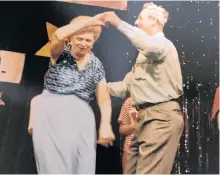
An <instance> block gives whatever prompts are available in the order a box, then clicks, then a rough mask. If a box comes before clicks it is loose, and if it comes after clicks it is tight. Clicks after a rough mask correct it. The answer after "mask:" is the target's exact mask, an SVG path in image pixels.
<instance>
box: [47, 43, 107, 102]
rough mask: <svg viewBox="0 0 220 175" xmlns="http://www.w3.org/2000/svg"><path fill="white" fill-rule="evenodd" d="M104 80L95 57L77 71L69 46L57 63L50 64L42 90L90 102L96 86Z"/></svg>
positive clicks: (103, 73)
mask: <svg viewBox="0 0 220 175" xmlns="http://www.w3.org/2000/svg"><path fill="white" fill-rule="evenodd" d="M104 78H105V71H104V68H103V65H102V63H101V61H100V60H99V59H98V58H97V57H96V56H95V55H93V54H92V55H91V57H90V59H89V62H88V63H87V65H86V66H85V69H83V70H79V69H78V66H77V64H76V61H75V59H74V57H73V55H72V51H71V46H66V47H65V49H64V51H63V53H62V54H61V55H60V57H59V58H58V60H57V62H56V63H55V64H52V63H51V62H50V64H49V69H48V71H47V73H46V75H45V79H44V89H46V90H48V91H49V92H51V93H54V94H66V95H67V94H74V95H76V96H78V97H79V98H81V99H83V100H85V101H87V102H90V101H91V100H93V99H94V97H95V89H96V86H97V84H98V83H99V82H100V81H101V80H102V79H104Z"/></svg>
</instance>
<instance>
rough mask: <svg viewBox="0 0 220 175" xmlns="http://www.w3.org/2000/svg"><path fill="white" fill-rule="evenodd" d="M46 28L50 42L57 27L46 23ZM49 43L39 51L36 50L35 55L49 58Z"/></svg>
mask: <svg viewBox="0 0 220 175" xmlns="http://www.w3.org/2000/svg"><path fill="white" fill-rule="evenodd" d="M46 27H47V35H48V40H49V41H50V40H51V39H52V35H53V33H54V32H55V31H56V29H57V27H56V26H54V25H53V24H51V23H49V22H46ZM49 41H48V42H47V43H46V44H45V45H44V46H43V47H42V48H41V49H40V50H38V51H37V52H36V53H35V55H37V56H42V57H49V58H50V42H49Z"/></svg>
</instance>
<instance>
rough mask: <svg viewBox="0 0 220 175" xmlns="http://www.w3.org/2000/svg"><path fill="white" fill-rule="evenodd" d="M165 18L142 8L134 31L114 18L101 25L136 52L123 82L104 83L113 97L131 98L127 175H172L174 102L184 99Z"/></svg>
mask: <svg viewBox="0 0 220 175" xmlns="http://www.w3.org/2000/svg"><path fill="white" fill-rule="evenodd" d="M167 20H168V12H167V11H166V10H165V9H164V8H163V7H161V6H157V5H155V4H154V3H146V4H144V6H143V9H142V11H141V13H140V14H139V16H138V19H137V20H136V22H135V24H136V26H137V27H134V26H132V25H130V24H128V23H126V22H124V21H122V20H121V19H120V18H119V17H118V16H117V15H116V14H115V13H114V12H106V13H105V22H109V23H111V24H112V25H114V26H115V27H116V28H117V29H118V30H119V31H120V32H122V33H123V34H124V35H125V36H127V38H128V39H129V40H130V41H131V42H132V44H133V45H134V46H136V48H137V49H138V50H139V55H138V57H137V60H136V63H135V65H134V68H133V70H132V71H131V72H129V73H128V74H127V75H126V77H125V78H124V80H123V81H121V82H114V83H108V87H109V91H110V94H111V95H112V96H118V97H122V98H124V97H125V94H126V92H127V91H129V92H130V94H131V98H132V103H133V105H134V107H135V108H136V109H137V111H138V118H137V129H136V131H135V134H134V138H133V140H132V143H131V147H130V150H129V155H128V162H127V165H126V170H125V173H126V174H135V173H137V174H148V173H153V174H169V173H170V172H171V170H172V166H173V162H174V159H175V154H176V151H177V148H178V143H179V140H180V137H181V134H182V131H183V126H184V121H183V115H182V112H181V108H180V105H179V103H178V100H179V98H180V96H181V95H182V94H183V89H182V74H181V68H180V63H179V58H178V53H177V50H176V48H175V46H174V45H173V43H172V42H171V41H170V40H168V39H167V38H166V37H165V36H164V33H163V28H164V25H165V24H166V22H167Z"/></svg>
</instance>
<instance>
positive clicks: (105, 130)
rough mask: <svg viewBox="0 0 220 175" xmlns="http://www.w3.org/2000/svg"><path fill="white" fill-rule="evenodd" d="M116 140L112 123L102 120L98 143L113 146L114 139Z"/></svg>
mask: <svg viewBox="0 0 220 175" xmlns="http://www.w3.org/2000/svg"><path fill="white" fill-rule="evenodd" d="M114 140H115V135H114V133H113V131H112V126H111V124H110V123H105V122H101V123H100V127H99V139H98V142H97V143H98V144H101V145H103V146H105V147H109V145H110V146H113V141H114Z"/></svg>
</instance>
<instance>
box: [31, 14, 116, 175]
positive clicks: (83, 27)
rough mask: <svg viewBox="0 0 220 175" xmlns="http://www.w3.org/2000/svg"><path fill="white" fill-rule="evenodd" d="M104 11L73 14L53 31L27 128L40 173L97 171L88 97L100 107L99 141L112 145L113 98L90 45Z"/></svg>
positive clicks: (92, 42)
mask: <svg viewBox="0 0 220 175" xmlns="http://www.w3.org/2000/svg"><path fill="white" fill-rule="evenodd" d="M101 16H102V15H97V16H94V17H88V16H79V17H76V18H74V19H73V20H72V21H71V22H70V24H67V25H65V26H63V27H61V28H59V29H57V31H56V32H55V33H54V35H53V38H52V40H51V62H50V65H49V69H48V71H47V73H46V75H45V80H44V90H43V92H42V94H40V95H38V96H36V97H34V98H33V99H32V100H31V109H30V120H29V127H28V130H29V133H31V134H32V136H33V145H34V153H35V159H36V164H37V170H38V173H40V174H45V173H59V174H61V173H62V174H82V173H83V174H85V173H89V174H95V163H96V140H97V138H96V128H95V118H94V114H93V111H92V108H91V107H90V105H89V102H90V101H91V100H93V99H94V97H95V95H96V98H97V102H98V105H99V108H100V112H101V123H100V128H99V142H100V143H101V144H103V145H104V146H108V145H111V144H112V141H113V140H114V139H115V136H114V134H113V132H112V127H111V99H110V95H109V93H108V90H107V85H106V80H105V71H104V68H103V65H102V63H101V62H100V61H99V59H98V58H97V57H96V56H95V55H94V54H93V53H92V51H91V49H92V47H93V45H94V43H95V42H96V41H97V39H98V38H99V36H100V33H101V31H102V27H101V26H103V25H105V24H104V23H103V22H102V21H101V20H100V18H101Z"/></svg>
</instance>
